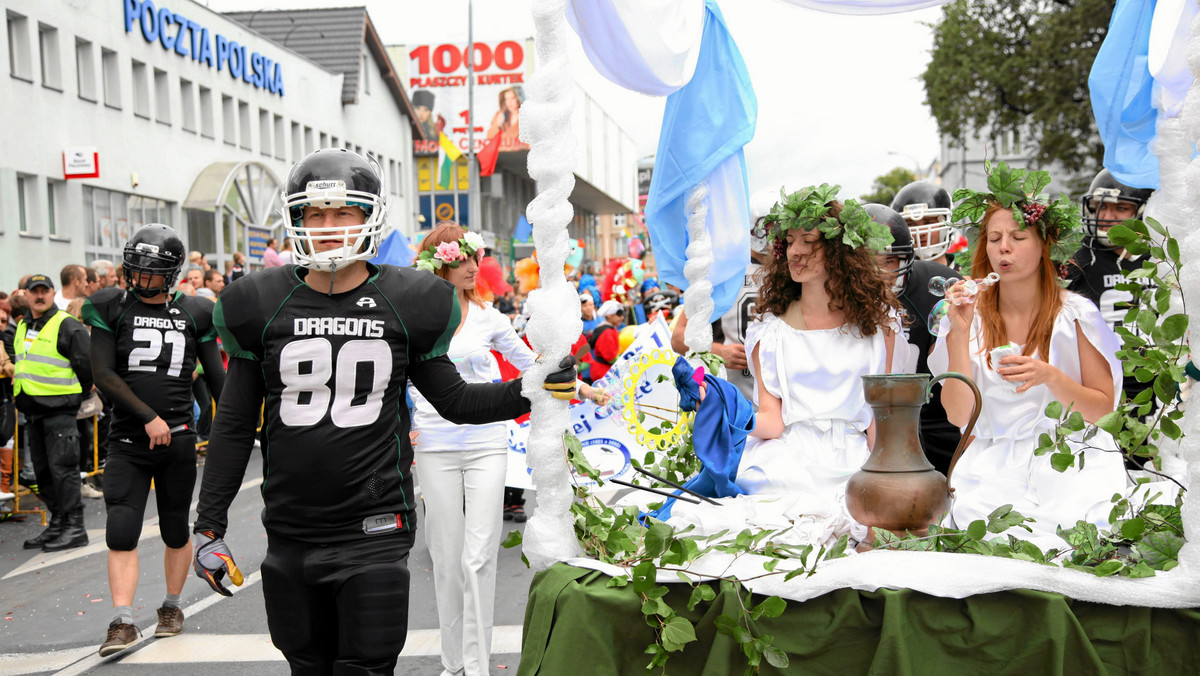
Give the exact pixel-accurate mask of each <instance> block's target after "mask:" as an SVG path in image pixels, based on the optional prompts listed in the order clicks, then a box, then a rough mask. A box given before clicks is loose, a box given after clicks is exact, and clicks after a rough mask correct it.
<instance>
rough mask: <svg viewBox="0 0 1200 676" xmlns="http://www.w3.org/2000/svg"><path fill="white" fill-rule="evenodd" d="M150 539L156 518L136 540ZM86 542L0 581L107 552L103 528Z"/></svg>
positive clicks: (43, 556)
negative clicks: (84, 544) (81, 545)
mask: <svg viewBox="0 0 1200 676" xmlns="http://www.w3.org/2000/svg"><path fill="white" fill-rule="evenodd" d="M261 483H262V479H251V480H250V481H247V482H246V483H244V484H242V485H241V486H240V487H239V488H238V492H239V493H241V492H242V491H244V490H246V489H248V488H254V487H255V486H257V485H259V484H261ZM190 511H192V512H194V511H196V503H195V502H193V503H192V506H191V510H190ZM150 537H158V517H157V516H156V517H152V518H149V519H146V520H145V521H143V522H142V536H141V537H140V538H138V542H141V541H142V540H145V539H146V538H150ZM88 542H89V543H90V544H88V545H87V546H86V547H77V548H75V549H67V550H65V551H61V552H53V553H47V552H35V553H34V555H33V558H31V559H29V560H28V561H26V562H25V563H23V564H21V565H20V566H17V567H16V568H14V569H12V570H10V571H9V572H8V574H7V575H5V576H4V577H0V580H7V579H9V578H10V577H16V576H18V575H24V574H26V573H33V572H36V571H39V570H42V569H44V568H49V567H50V566H57V565H58V564H60V563H66V562H68V561H74V560H75V559H79V558H83V557H85V556H90V555H92V554H96V553H98V552H107V551H108V546H107V545H106V544H104V529H103V528H96V529H92V530H89V531H88ZM0 673H3V672H0Z"/></svg>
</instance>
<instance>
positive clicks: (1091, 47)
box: [922, 0, 1116, 178]
mask: <svg viewBox="0 0 1200 676" xmlns="http://www.w3.org/2000/svg"><path fill="white" fill-rule="evenodd" d="M1115 4H1116V0H970V1H969V2H968V1H967V0H957V1H956V2H953V3H950V4H948V5H945V6H944V8H943V11H942V19H941V20H940V21H938V22H937V23H935V24H933V25H932V27H933V29H934V31H933V50H932V58H931V59H930V61H929V65H928V67H926V69H925V72H924V74H923V75H922V79H923V80H924V83H925V102H926V103H927V104H928V105H929V107H930V109H931V110H932V112H933V116H934V118H936V119H937V124H938V131H940V132H941V133H942V134H943V135H945V136H949V137H950V138H951V139H953V141H954V142H955V143H956V144H959V145H961V144H962V143H963V141H964V140H965V139H966V136H967V134H971V135H972V136H974V137H975V138H980V134H981V132H986V133H989V134H990V133H992V132H994V131H996V130H1010V129H1019V130H1021V132H1022V142H1023V143H1024V144H1029V145H1030V146H1031V148H1032V149H1033V150H1034V156H1033V162H1034V164H1036V165H1042V166H1046V165H1049V164H1051V163H1052V162H1056V161H1057V162H1060V163H1061V164H1062V165H1063V167H1064V168H1065V169H1066V170H1067V171H1068V172H1070V173H1074V174H1081V173H1083V174H1088V175H1089V178H1090V173H1091V172H1094V171H1096V170H1098V168H1099V166H1100V165H1101V160H1102V158H1103V155H1104V147H1103V145H1102V144H1101V143H1100V137H1099V134H1098V133H1097V131H1096V122H1095V119H1094V118H1093V116H1092V105H1091V98H1090V95H1089V92H1088V83H1087V80H1088V73H1089V72H1090V71H1091V68H1092V62H1093V61H1095V59H1096V53H1097V52H1098V51H1099V50H1100V44H1101V43H1102V42H1103V41H1104V36H1105V35H1106V34H1107V33H1108V21H1109V18H1110V17H1111V16H1112V11H1113V7H1114V5H1115ZM989 151H990V152H989V154H990V155H993V156H994V154H995V153H994V149H992V148H989Z"/></svg>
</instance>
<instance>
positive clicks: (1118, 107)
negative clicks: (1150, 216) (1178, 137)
mask: <svg viewBox="0 0 1200 676" xmlns="http://www.w3.org/2000/svg"><path fill="white" fill-rule="evenodd" d="M1154 5H1155V0H1118V1H1117V6H1116V8H1115V9H1114V10H1113V15H1112V20H1111V21H1110V22H1109V24H1108V35H1107V36H1106V37H1105V38H1104V44H1102V45H1101V46H1100V51H1099V52H1098V53H1097V54H1096V60H1095V61H1094V62H1093V63H1092V70H1091V73H1090V74H1089V75H1088V89H1089V90H1090V91H1091V95H1092V114H1093V115H1095V117H1096V127H1097V128H1098V129H1099V131H1100V140H1101V141H1103V142H1104V166H1105V168H1107V169H1108V170H1109V171H1110V172H1112V175H1113V176H1114V177H1115V178H1116V179H1117V180H1118V181H1120V182H1122V183H1124V184H1126V185H1130V186H1133V187H1136V188H1158V187H1159V178H1158V157H1157V156H1156V155H1155V154H1154V153H1153V152H1151V149H1150V142H1151V141H1153V140H1154V136H1155V134H1157V133H1158V132H1157V126H1158V110H1157V109H1156V108H1155V106H1154V78H1153V76H1151V74H1150V67H1149V53H1150V25H1151V20H1152V19H1153V18H1154Z"/></svg>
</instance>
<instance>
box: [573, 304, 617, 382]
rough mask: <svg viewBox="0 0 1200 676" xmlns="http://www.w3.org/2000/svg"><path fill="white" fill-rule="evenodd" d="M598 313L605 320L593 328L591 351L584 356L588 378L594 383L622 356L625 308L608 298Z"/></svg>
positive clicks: (589, 343) (589, 339)
mask: <svg viewBox="0 0 1200 676" xmlns="http://www.w3.org/2000/svg"><path fill="white" fill-rule="evenodd" d="M596 314H598V315H600V316H601V317H603V318H604V321H603V322H601V323H600V324H599V325H598V326H596V328H594V329H592V335H591V336H590V337H588V345H589V346H590V347H591V352H589V353H588V354H587V355H586V356H585V357H584V358H583V360H584V361H585V362H587V364H588V378H589V380H590V381H591V382H593V383H594V382H596V381H597V380H600V379H601V378H603V377H604V374H606V373H608V369H609V367H611V366H612V365H613V363H614V362H616V361H617V357H619V356H621V331H620V329H621V325H622V324H624V322H625V308H624V306H622V305H621V304H620V303H618V302H617V301H615V300H606V301H604V304H603V305H601V306H600V309H599V310H598V311H597V313H596Z"/></svg>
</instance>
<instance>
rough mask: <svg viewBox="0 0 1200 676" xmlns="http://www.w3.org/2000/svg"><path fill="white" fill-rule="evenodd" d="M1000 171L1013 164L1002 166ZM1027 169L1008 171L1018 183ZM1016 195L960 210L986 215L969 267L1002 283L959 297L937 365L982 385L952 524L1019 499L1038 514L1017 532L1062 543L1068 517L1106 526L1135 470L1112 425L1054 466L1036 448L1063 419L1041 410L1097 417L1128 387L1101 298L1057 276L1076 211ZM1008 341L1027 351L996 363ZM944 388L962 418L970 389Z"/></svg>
mask: <svg viewBox="0 0 1200 676" xmlns="http://www.w3.org/2000/svg"><path fill="white" fill-rule="evenodd" d="M998 171H1008V169H1007V167H1004V165H1001V167H1000V168H999V169H998ZM1023 173H1024V172H1021V171H1020V170H1018V171H1016V172H1013V174H1011V175H1013V176H1015V177H1016V180H1017V181H1018V182H1017V183H1016V184H1017V185H1020V184H1021V183H1020V181H1021V180H1023V179H1024V176H1023ZM1035 178H1036V177H1035ZM1047 182H1048V177H1047ZM1026 187H1028V186H1026ZM997 192H1000V191H999V190H997ZM1018 192H1022V194H1023V192H1024V191H1018ZM1033 192H1034V193H1035V194H1036V192H1037V190H1034V191H1033ZM1013 193H1014V191H1012V190H1009V191H1008V192H1007V194H1008V195H1009V197H1008V199H1007V200H1006V202H1007V205H1008V206H1007V207H1005V206H1002V204H1001V202H999V201H997V199H996V197H995V196H994V195H993V194H990V193H989V194H983V193H975V195H973V196H972V197H970V198H967V199H966V200H965V201H964V203H963V204H960V209H959V210H956V211H955V215H954V217H955V219H956V220H957V219H958V218H960V216H966V217H968V218H971V219H972V220H977V221H978V223H979V237H978V241H977V242H976V243H975V244H974V245H973V252H972V253H971V254H970V256H969V258H968V259H967V260H969V261H970V268H969V271H970V273H971V274H973V275H974V276H975V277H977V278H983V277H985V276H987V275H988V274H989V273H992V272H995V273H996V274H997V275H999V281H998V282H997V283H996V284H995V285H993V286H991V287H989V288H986V289H985V290H983V291H982V292H980V293H979V295H978V296H977V299H976V301H975V302H964V303H962V304H959V305H953V304H951V306H950V311H949V314H948V316H947V317H946V318H944V319H942V321H941V327H942V328H941V331H940V332H939V333H940V335H939V337H938V341H937V344H936V345H935V347H934V351H933V353H932V354H931V355H930V357H929V366H930V370H931V371H932V372H933V373H934V374H935V375H936V374H939V373H944V372H946V371H957V372H959V373H963V374H966V375H969V376H970V377H971V379H972V380H974V381H975V383H976V384H977V385H978V386H979V390H980V393H981V394H982V395H983V409H982V413H981V414H980V417H979V421H978V422H977V423H976V425H975V432H974V434H975V440H974V442H972V443H971V445H970V446H969V447H968V448H967V450H966V451H965V452H964V453H963V455H962V457H961V458H960V459H959V461H958V464H957V466H956V467H955V468H954V472H953V475H952V477H951V483H952V486H953V488H954V490H955V492H954V496H955V497H954V502H953V505H952V507H951V517H952V521H953V525H955V526H957V527H959V528H966V527H967V525H969V524H970V523H971V522H972V521H974V520H976V519H985V520H986V519H987V516H988V514H990V513H991V512H992V511H993V510H995V509H996V508H997V507H1000V506H1002V505H1006V504H1011V505H1013V509H1014V510H1015V511H1017V512H1019V513H1021V514H1023V515H1025V516H1027V517H1032V518H1034V519H1035V520H1036V521H1035V523H1033V524H1031V525H1032V527H1033V529H1034V532H1033V534H1032V537H1031V536H1030V534H1028V533H1026V532H1025V531H1024V530H1020V529H1015V528H1014V529H1012V532H1013V534H1014V535H1017V536H1019V537H1024V538H1026V539H1031V540H1032V541H1033V542H1035V544H1038V545H1039V546H1042V547H1043V548H1045V547H1054V546H1063V545H1064V544H1065V542H1064V541H1063V540H1062V539H1061V538H1058V537H1057V535H1056V530H1057V528H1058V527H1059V526H1063V527H1064V528H1070V527H1072V526H1074V525H1075V523H1076V522H1077V521H1078V520H1080V519H1083V520H1087V521H1089V522H1091V523H1094V524H1096V525H1097V526H1099V527H1102V528H1103V527H1106V526H1107V525H1108V523H1107V519H1108V513H1109V510H1110V508H1111V504H1110V503H1109V500H1110V498H1111V497H1112V495H1113V494H1114V493H1118V492H1121V491H1123V490H1124V489H1125V487H1126V478H1125V472H1124V469H1123V463H1122V459H1121V454H1120V453H1119V452H1117V451H1116V444H1115V442H1114V441H1113V439H1112V437H1111V436H1110V435H1109V434H1108V433H1106V432H1103V431H1099V432H1098V433H1097V434H1096V436H1094V437H1092V438H1091V439H1090V440H1088V441H1087V442H1086V443H1085V442H1084V441H1083V439H1082V436H1081V435H1079V434H1077V435H1074V436H1073V437H1072V439H1071V441H1070V443H1071V445H1072V447H1073V448H1075V449H1076V450H1077V451H1079V452H1081V453H1082V455H1083V458H1082V459H1079V458H1077V461H1076V463H1075V466H1073V467H1070V468H1068V469H1067V470H1066V471H1065V472H1058V471H1056V470H1055V469H1054V468H1053V467H1052V466H1051V455H1050V454H1045V455H1042V456H1037V455H1035V454H1034V450H1035V449H1036V448H1037V447H1038V439H1039V437H1040V435H1041V434H1043V433H1049V434H1053V431H1054V427H1055V425H1056V422H1055V421H1053V420H1051V419H1049V418H1047V417H1046V416H1045V414H1044V411H1045V408H1046V405H1047V404H1049V403H1050V402H1051V401H1059V402H1061V403H1062V404H1063V406H1064V407H1066V406H1068V405H1070V406H1072V407H1073V410H1075V411H1079V412H1080V413H1081V414H1082V415H1083V419H1084V420H1085V421H1087V422H1089V423H1092V422H1095V421H1096V420H1098V419H1099V418H1100V417H1101V416H1103V415H1104V414H1106V413H1108V412H1110V411H1112V410H1114V408H1115V406H1116V403H1117V397H1118V396H1119V395H1120V392H1121V379H1122V369H1121V364H1120V362H1119V361H1118V360H1117V358H1116V351H1117V350H1118V349H1119V347H1120V343H1119V341H1118V339H1117V337H1116V335H1115V334H1114V333H1113V332H1112V330H1111V329H1109V328H1108V325H1107V324H1106V323H1105V321H1104V319H1103V317H1101V315H1100V312H1099V310H1097V309H1096V306H1094V305H1093V304H1092V303H1091V302H1090V301H1088V300H1086V299H1085V298H1083V297H1082V296H1079V295H1077V294H1074V293H1071V292H1069V291H1066V290H1065V289H1063V288H1062V287H1061V286H1060V285H1059V278H1060V275H1059V268H1058V265H1057V264H1056V261H1055V259H1061V260H1068V259H1069V257H1070V255H1071V254H1072V253H1073V252H1074V249H1075V248H1077V247H1078V241H1079V238H1078V232H1079V231H1080V230H1079V211H1078V209H1077V208H1075V207H1074V205H1072V204H1071V203H1070V202H1069V201H1066V199H1065V198H1060V201H1059V202H1057V203H1055V204H1054V205H1047V204H1045V203H1044V202H1043V203H1037V202H1035V201H1034V200H1031V199H1029V198H1024V197H1022V199H1020V200H1019V201H1013V199H1012V197H1011V195H1012V194H1013ZM1014 210H1016V212H1017V213H1018V214H1019V215H1020V221H1019V222H1018V220H1017V219H1014V216H1013V214H1014ZM964 272H967V271H966V270H964ZM966 287H967V285H966V284H965V283H964V282H960V283H958V284H956V285H955V286H954V287H952V288H951V289H950V291H949V292H948V293H947V298H948V299H949V300H951V301H953V300H955V299H956V298H958V299H959V300H961V298H959V297H960V296H961V295H962V294H963V293H964V291H965V289H966ZM1008 344H1012V345H1016V346H1017V347H1018V349H1019V351H1020V354H1018V355H1014V356H1007V357H1003V358H1001V359H999V360H998V363H997V362H995V361H993V359H992V357H991V351H992V350H993V349H995V348H998V347H1001V346H1004V345H1008ZM942 387H943V388H944V389H943V391H942V403H943V405H944V406H945V408H946V416H947V418H948V419H949V420H950V421H951V422H952V423H954V424H956V425H958V426H959V427H960V428H962V427H964V426H965V425H966V423H967V419H968V417H969V416H970V413H971V407H972V405H973V399H972V397H971V393H970V392H969V391H968V389H967V386H966V385H964V384H963V383H960V382H958V381H954V380H946V381H944V383H943V385H942ZM1080 460H1082V465H1083V467H1082V468H1080V464H1081V462H1080Z"/></svg>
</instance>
